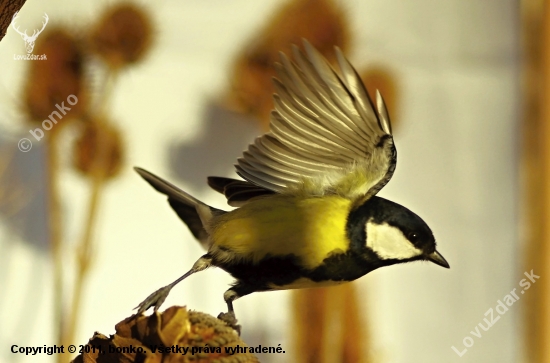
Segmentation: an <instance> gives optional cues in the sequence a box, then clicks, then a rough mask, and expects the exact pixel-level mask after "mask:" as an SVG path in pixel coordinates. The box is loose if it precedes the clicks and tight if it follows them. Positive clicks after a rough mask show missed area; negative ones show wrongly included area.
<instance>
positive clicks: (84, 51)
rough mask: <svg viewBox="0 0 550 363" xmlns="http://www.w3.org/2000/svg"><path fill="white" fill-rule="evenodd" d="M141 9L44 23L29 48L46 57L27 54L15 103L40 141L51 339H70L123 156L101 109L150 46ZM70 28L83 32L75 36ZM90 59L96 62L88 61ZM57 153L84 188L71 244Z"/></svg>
mask: <svg viewBox="0 0 550 363" xmlns="http://www.w3.org/2000/svg"><path fill="white" fill-rule="evenodd" d="M146 14H147V12H146V11H144V10H142V9H141V8H140V7H138V6H136V5H134V4H132V3H118V4H115V5H114V6H111V7H108V8H107V9H106V10H105V12H104V13H103V14H102V15H101V16H100V17H99V18H98V21H97V23H96V24H95V25H94V26H93V27H92V28H91V29H87V30H86V31H75V29H72V28H69V27H63V26H60V27H57V28H55V27H49V28H48V29H47V32H46V33H45V34H44V35H42V36H41V37H40V38H39V39H38V41H37V42H36V46H35V52H36V53H37V54H47V56H48V58H47V60H44V61H40V62H29V70H28V72H27V74H26V80H25V84H24V87H23V100H24V102H23V105H24V111H25V113H26V119H27V120H28V122H29V125H31V126H33V127H35V129H34V132H38V134H40V135H41V138H44V140H45V143H46V148H45V149H46V153H47V157H46V164H47V165H46V173H47V177H46V178H47V180H46V183H47V206H48V208H47V213H48V229H49V246H50V253H51V255H52V266H53V275H54V294H53V295H54V314H53V318H54V326H55V328H56V336H57V341H56V343H57V344H58V345H65V346H68V345H69V344H77V343H76V341H75V338H76V333H77V328H78V321H79V317H80V315H81V307H82V301H83V296H84V291H85V285H86V282H87V280H88V278H89V275H90V271H91V267H92V262H93V257H94V254H95V242H94V241H95V231H96V228H97V220H98V217H99V213H100V210H101V209H100V201H101V198H102V196H103V192H104V190H105V187H106V186H107V182H108V181H110V180H112V179H114V178H115V177H116V176H118V174H119V173H120V170H121V167H122V160H123V150H124V147H123V143H122V137H121V132H120V131H119V129H118V128H117V127H116V124H115V123H114V122H113V121H112V120H111V119H110V117H109V101H110V99H111V98H112V94H113V89H114V85H115V80H116V78H117V77H116V76H117V75H118V74H119V72H120V70H121V69H122V68H125V67H128V66H130V65H133V64H135V63H137V62H139V61H141V60H142V59H143V58H144V55H145V54H146V53H147V51H148V50H149V48H150V44H151V42H152V26H151V21H150V20H149V17H148V16H147V15H146ZM74 34H84V35H86V36H85V37H84V38H77V37H76V36H75V35H74ZM94 59H98V60H100V62H93V61H92V62H90V60H94ZM88 68H90V70H91V71H95V73H96V74H103V75H104V78H103V79H102V80H100V82H99V84H100V85H101V87H102V89H101V90H99V91H96V90H91V89H90V82H89V80H88V79H87V77H86V75H87V74H88V73H89V72H88V73H87V72H85V70H87V69H88ZM92 73H93V72H92ZM92 96H93V97H92ZM92 98H93V99H92ZM90 101H94V102H93V103H92V102H90ZM67 104H69V105H70V106H69V105H67ZM65 106H67V108H65ZM65 110H67V112H65ZM45 124H46V125H49V126H48V127H46V126H44V125H45ZM68 125H70V126H71V127H73V128H74V129H75V130H76V133H77V137H76V138H75V139H74V142H73V144H72V150H71V149H67V146H70V144H67V143H66V142H65V136H67V133H66V132H63V131H62V130H64V129H66V127H67V126H68ZM64 155H70V156H71V157H72V164H71V165H70V166H71V167H72V169H73V170H74V171H76V172H78V173H80V174H81V175H82V176H83V177H84V179H85V180H86V182H87V183H88V190H89V199H88V205H87V207H86V208H85V216H84V218H83V224H82V226H81V237H80V240H79V241H78V242H77V243H76V244H67V243H66V241H65V240H64V239H65V238H64V235H63V234H64V230H65V229H64V228H65V223H64V222H65V220H66V218H65V217H66V216H65V215H64V214H63V210H64V208H62V207H63V206H62V202H66V201H65V200H63V199H62V197H63V196H62V194H61V189H60V175H61V172H62V171H64V170H65V168H66V167H67V165H66V163H65V162H64V161H65V158H64V157H63V156H64ZM71 207H74V206H71ZM71 209H72V208H71ZM72 247H75V248H76V251H75V254H74V255H72V254H70V253H67V250H68V248H72ZM72 256H74V258H75V269H76V271H75V273H74V276H75V277H74V281H72V288H70V287H71V286H70V285H69V283H68V281H67V271H65V270H66V269H64V266H71V264H70V263H68V260H67V259H68V258H70V257H72ZM71 293H72V294H71ZM69 297H70V299H68V298H69ZM56 357H57V361H58V362H59V363H66V362H68V361H69V360H70V359H71V358H72V357H71V355H70V354H58V355H56Z"/></svg>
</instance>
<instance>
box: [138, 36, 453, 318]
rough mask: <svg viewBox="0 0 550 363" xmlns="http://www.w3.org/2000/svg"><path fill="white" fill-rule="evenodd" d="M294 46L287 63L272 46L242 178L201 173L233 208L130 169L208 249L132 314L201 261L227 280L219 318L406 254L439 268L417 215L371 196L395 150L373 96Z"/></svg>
mask: <svg viewBox="0 0 550 363" xmlns="http://www.w3.org/2000/svg"><path fill="white" fill-rule="evenodd" d="M304 48H305V54H304V53H303V52H302V51H301V50H300V49H299V48H298V47H296V46H294V47H293V48H292V52H293V56H294V61H291V60H289V59H288V58H287V57H286V56H285V55H284V54H283V53H281V63H280V64H279V63H277V64H275V68H276V71H277V78H276V79H274V85H275V90H276V93H275V95H274V103H275V109H274V110H273V111H272V113H271V123H270V131H269V132H268V133H266V134H264V135H263V136H261V137H259V138H257V139H256V140H255V141H254V143H253V144H251V145H249V147H248V150H246V151H245V152H244V153H243V156H242V157H241V158H239V159H238V161H237V164H236V165H235V167H236V169H237V174H239V175H240V176H241V177H242V178H243V179H244V180H236V179H229V178H222V177H209V178H208V184H209V185H210V187H212V188H213V189H214V190H216V191H218V192H220V193H222V194H224V195H225V197H226V198H227V201H228V204H229V205H230V206H233V207H238V208H236V209H234V210H232V211H229V212H226V211H222V210H219V209H216V208H213V207H210V206H208V205H206V204H205V203H203V202H201V201H200V200H197V199H196V198H194V197H192V196H191V195H189V194H187V193H186V192H184V191H183V190H181V189H179V188H178V187H176V186H174V185H172V184H171V183H169V182H167V181H165V180H163V179H161V178H159V177H157V176H156V175H153V174H151V173H149V172H147V171H145V170H143V169H139V168H136V171H137V172H138V173H139V174H140V175H141V176H142V177H143V178H144V179H145V180H146V181H147V182H149V184H151V185H152V186H153V187H154V188H155V189H156V190H158V191H159V192H161V193H163V194H165V195H167V196H168V202H169V204H170V206H171V207H172V208H173V209H174V211H175V212H176V213H177V214H178V216H179V217H180V218H181V219H182V220H183V222H184V223H185V224H186V225H187V226H188V227H189V229H190V230H191V232H192V234H193V235H194V236H195V238H196V239H197V240H198V241H199V242H200V243H201V244H202V245H203V246H204V247H205V248H206V249H207V251H208V252H207V253H206V254H205V255H203V256H202V257H200V258H199V259H198V260H197V261H196V262H195V264H194V265H193V267H192V268H191V269H190V270H189V271H188V272H187V273H185V274H184V275H183V276H181V277H180V278H178V279H177V280H176V281H174V282H172V283H171V284H169V285H167V286H165V287H162V288H161V289H159V290H157V291H155V292H154V293H152V294H151V295H150V296H149V297H147V299H145V300H144V301H143V302H142V303H141V304H139V305H138V307H136V309H139V310H138V314H140V313H142V312H144V311H145V310H147V309H148V308H149V307H154V308H155V311H156V310H157V309H158V308H159V307H160V305H161V304H162V303H163V302H164V300H165V298H166V297H167V296H168V293H169V292H170V290H171V289H172V288H173V287H174V286H175V285H176V284H178V283H179V282H180V281H181V280H183V279H185V278H187V277H188V276H190V275H192V274H194V273H195V272H199V271H202V270H204V269H206V268H208V267H210V266H216V267H219V268H221V269H223V270H225V271H227V272H228V273H229V274H231V275H232V276H233V277H234V278H235V279H236V281H235V283H234V284H233V285H232V286H231V288H230V289H229V290H227V291H226V292H225V294H224V299H225V302H226V303H227V308H228V313H227V314H222V315H224V316H223V318H227V319H228V320H229V321H232V319H234V318H235V315H234V310H233V301H235V300H236V299H238V298H240V297H242V296H245V295H248V294H251V293H253V292H258V291H271V290H286V289H298V288H308V287H318V286H329V285H337V284H341V283H344V282H347V281H352V280H355V279H357V278H359V277H361V276H363V275H365V274H367V273H369V272H371V271H373V270H375V269H377V268H379V267H383V266H390V265H393V264H398V263H405V262H411V261H418V260H426V261H431V262H433V263H435V264H437V265H439V266H442V267H445V268H449V264H448V263H447V261H446V260H445V259H444V258H443V256H442V255H441V254H439V252H438V251H437V250H436V242H435V238H434V236H433V234H432V231H431V230H430V228H429V227H428V225H427V224H426V223H425V222H424V221H423V220H422V219H421V218H420V217H419V216H418V215H416V214H415V213H413V212H412V211H410V210H409V209H407V208H405V207H403V206H401V205H399V204H397V203H394V202H392V201H389V200H387V199H384V198H380V197H376V196H375V195H376V193H378V191H380V189H382V187H384V185H386V183H387V182H388V181H389V180H390V178H391V177H392V175H393V172H394V170H395V165H396V158H397V154H396V149H395V146H394V142H393V137H392V132H391V124H390V119H389V116H388V112H387V110H386V106H385V104H384V100H383V99H382V96H381V95H380V93H379V92H377V93H376V108H375V107H374V104H373V102H372V100H371V98H370V96H369V94H368V92H367V90H366V89H365V86H364V85H363V83H362V81H361V79H360V78H359V76H358V74H357V72H356V71H355V69H354V68H353V66H352V65H351V64H350V63H349V62H348V60H347V59H346V58H345V57H344V56H343V54H342V52H341V51H340V50H339V49H338V48H336V55H337V60H338V65H339V72H337V71H336V70H334V69H333V68H332V67H331V66H330V65H329V63H328V62H327V61H326V60H325V59H324V58H323V57H322V55H321V54H320V53H319V52H318V51H317V50H316V49H315V48H314V47H313V46H311V45H310V44H309V43H308V42H307V41H304ZM235 321H236V320H235Z"/></svg>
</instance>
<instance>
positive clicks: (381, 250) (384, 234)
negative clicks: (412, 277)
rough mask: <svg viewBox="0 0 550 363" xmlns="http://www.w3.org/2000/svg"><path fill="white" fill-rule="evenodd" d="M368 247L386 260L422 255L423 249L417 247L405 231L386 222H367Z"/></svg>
mask: <svg viewBox="0 0 550 363" xmlns="http://www.w3.org/2000/svg"><path fill="white" fill-rule="evenodd" d="M365 231H366V232H367V247H369V248H370V249H371V250H372V251H374V252H376V254H377V255H378V256H379V257H380V258H381V259H384V260H387V259H398V260H405V259H408V258H413V257H416V256H420V255H421V254H422V251H421V250H419V249H418V248H416V247H415V246H414V245H413V244H412V243H411V242H409V240H407V238H405V236H404V235H403V233H402V232H401V231H400V230H399V229H397V228H395V227H392V226H390V225H388V224H386V223H384V224H375V223H371V222H367V224H366V226H365Z"/></svg>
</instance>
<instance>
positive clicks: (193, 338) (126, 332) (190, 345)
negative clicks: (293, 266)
mask: <svg viewBox="0 0 550 363" xmlns="http://www.w3.org/2000/svg"><path fill="white" fill-rule="evenodd" d="M115 329H116V333H115V334H114V335H111V336H110V337H106V336H105V335H103V334H100V333H96V334H95V335H94V336H93V337H92V338H91V339H90V341H89V342H88V347H89V349H86V347H85V349H83V351H87V353H83V354H81V355H79V356H78V357H76V358H75V359H74V360H73V363H84V362H86V363H99V362H107V361H108V362H111V363H119V362H120V363H122V362H144V363H157V362H158V363H160V362H171V363H187V362H191V361H192V362H201V363H209V362H217V363H231V362H242V363H256V362H259V360H258V359H257V358H256V357H255V356H254V355H253V354H251V353H240V352H237V353H234V354H230V353H227V352H226V348H231V349H229V350H228V351H232V348H234V347H236V346H237V345H238V346H239V347H247V346H246V344H245V343H244V342H243V341H242V340H240V338H239V336H238V335H237V333H236V332H235V331H234V330H233V329H232V328H230V327H228V326H227V325H225V323H223V322H222V321H221V320H218V319H216V318H214V317H212V316H210V315H207V314H203V313H200V312H195V311H187V309H186V308H185V307H180V306H172V307H171V308H168V309H166V311H164V312H163V313H162V314H160V313H154V314H153V315H151V316H144V315H140V316H132V317H130V318H127V319H125V320H123V321H121V322H120V323H118V324H117V325H116V326H115ZM161 345H162V346H164V347H173V346H176V347H178V348H179V351H178V350H171V351H162V352H161V351H159V349H158V347H160V346H161ZM129 347H133V348H134V349H133V350H130V349H128V348H129ZM155 347H156V348H157V349H154V348H155ZM98 348H100V349H101V350H102V351H104V352H111V353H107V354H103V355H102V354H101V353H100V352H99V350H100V349H98ZM124 348H126V349H124ZM205 348H208V349H205ZM153 350H155V351H153ZM184 352H186V353H184ZM192 353H193V354H192ZM107 358H108V359H107Z"/></svg>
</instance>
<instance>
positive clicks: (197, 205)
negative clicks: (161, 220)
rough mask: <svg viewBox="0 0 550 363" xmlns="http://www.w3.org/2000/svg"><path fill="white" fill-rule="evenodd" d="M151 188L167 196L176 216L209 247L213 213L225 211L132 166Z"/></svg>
mask: <svg viewBox="0 0 550 363" xmlns="http://www.w3.org/2000/svg"><path fill="white" fill-rule="evenodd" d="M134 170H135V171H136V172H137V173H138V174H139V175H141V177H142V178H143V179H145V180H146V181H147V182H148V183H149V184H151V186H152V187H153V188H155V189H156V190H157V191H159V192H161V193H162V194H164V195H166V196H167V197H168V203H170V206H171V207H172V209H173V210H174V211H175V212H176V214H177V215H178V217H180V219H181V220H182V221H183V222H184V223H185V224H186V225H187V227H188V228H189V230H190V231H191V233H193V236H195V238H196V239H197V240H198V241H199V242H200V243H201V244H202V245H203V247H205V248H206V249H208V247H209V239H208V235H209V234H208V229H209V226H210V221H211V220H212V217H214V216H215V215H219V214H223V213H225V212H224V211H222V210H219V209H216V208H212V207H210V206H209V205H207V204H205V203H203V202H201V201H200V200H198V199H197V198H195V197H193V196H191V195H189V194H187V193H186V192H184V191H183V190H181V189H180V188H178V187H176V186H175V185H174V184H172V183H170V182H168V181H166V180H164V179H162V178H160V177H158V176H156V175H155V174H152V173H150V172H148V171H147V170H144V169H141V168H137V167H136V168H134Z"/></svg>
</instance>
